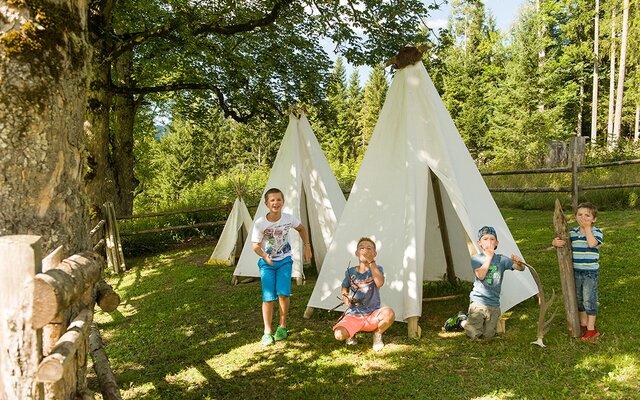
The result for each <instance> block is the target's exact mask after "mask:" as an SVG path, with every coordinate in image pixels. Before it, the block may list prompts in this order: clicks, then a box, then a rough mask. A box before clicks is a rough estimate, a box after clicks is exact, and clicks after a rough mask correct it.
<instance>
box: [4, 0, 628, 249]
mask: <svg viewBox="0 0 640 400" xmlns="http://www.w3.org/2000/svg"><path fill="white" fill-rule="evenodd" d="M444 3H446V2H445V1H444V0H430V1H428V2H424V1H422V0H406V1H389V0H342V1H339V2H338V1H334V0H264V1H241V2H238V1H235V0H223V1H210V0H197V1H196V0H135V1H133V0H88V1H86V2H78V1H75V0H61V1H59V2H49V1H41V0H37V1H35V0H34V1H7V2H1V3H0V171H2V174H1V175H0V180H1V182H2V185H0V203H1V204H3V207H2V208H0V235H11V234H24V233H33V234H38V235H41V236H42V237H43V241H44V243H45V249H44V250H45V251H51V250H53V249H54V248H56V247H57V246H58V245H63V246H64V247H65V250H68V251H69V252H70V253H73V252H75V251H79V250H82V249H85V248H87V247H88V246H89V244H90V240H89V239H90V238H89V237H88V231H89V230H90V228H91V226H93V224H95V223H96V222H97V221H98V220H99V218H100V213H101V209H102V207H103V205H104V204H105V203H106V202H112V203H113V204H114V206H115V210H116V214H117V215H118V216H126V215H131V214H133V213H134V212H135V213H144V212H149V211H159V210H167V209H188V208H193V207H201V206H212V205H217V204H221V203H225V204H227V203H230V202H231V201H232V200H233V198H234V197H235V192H234V190H233V182H234V181H235V179H237V178H238V177H243V176H244V175H247V174H248V175H249V186H248V188H249V190H247V191H246V192H245V198H246V199H247V202H248V203H251V202H254V201H257V198H258V197H259V194H260V192H261V191H262V189H263V188H264V184H265V181H266V179H267V176H268V172H269V168H270V165H271V164H272V163H273V161H274V158H275V155H276V152H277V150H278V147H279V145H280V140H281V138H282V136H283V134H284V131H285V126H286V122H287V114H288V110H289V108H290V107H291V106H292V105H303V106H304V107H305V108H306V109H307V111H308V118H309V120H310V121H311V124H312V127H313V129H314V132H315V134H316V136H317V137H318V140H319V141H320V143H321V145H322V147H323V150H324V152H325V154H326V156H327V158H328V159H329V161H330V164H331V165H332V168H333V169H334V172H335V174H336V176H337V177H338V179H339V181H340V183H341V184H342V186H343V189H344V190H345V191H348V190H349V189H350V187H351V183H352V182H353V179H354V177H355V175H356V174H357V171H358V167H359V165H360V162H361V160H362V156H363V154H364V152H365V150H366V147H367V143H368V141H369V139H370V137H371V134H372V132H373V129H374V126H375V123H376V120H377V117H378V114H379V111H380V108H381V107H382V104H383V102H384V97H385V93H386V91H387V88H388V85H389V82H390V81H391V79H392V78H393V73H394V72H395V71H394V69H393V67H389V68H387V69H384V68H382V65H383V64H384V63H385V61H386V60H388V59H390V58H391V57H392V56H393V55H394V54H396V53H397V52H398V50H399V49H400V48H402V47H403V46H406V45H417V44H426V45H427V46H428V50H427V51H426V52H425V53H424V57H423V62H424V64H425V66H426V68H427V71H428V72H429V74H430V76H431V78H432V80H433V81H434V83H435V85H436V87H437V88H438V90H439V92H440V94H441V97H442V99H443V100H444V103H445V105H446V107H447V108H448V110H449V112H450V113H451V116H452V117H453V119H454V121H455V123H456V126H457V127H458V130H459V131H460V134H461V135H462V138H463V139H464V141H465V143H466V145H467V147H468V149H469V151H470V152H471V154H472V156H473V157H474V159H475V160H476V162H477V164H478V166H479V167H480V168H481V169H482V170H487V169H494V170H495V169H507V168H509V169H512V168H530V167H536V166H539V165H543V164H545V162H546V161H545V160H546V159H547V153H548V150H547V149H548V144H549V142H550V141H556V142H557V141H562V142H566V141H567V139H569V138H570V137H571V136H581V137H585V138H586V139H587V142H588V146H587V160H586V161H587V162H594V161H596V162H597V161H609V160H616V159H629V158H632V159H637V158H638V132H639V130H640V129H639V121H640V94H639V93H640V77H639V72H638V63H639V60H640V57H639V54H638V53H639V48H640V23H639V21H640V11H639V8H640V0H606V1H605V0H602V1H600V0H526V1H522V4H523V6H522V8H521V10H520V13H519V15H518V17H517V18H516V19H515V21H514V22H513V24H512V26H511V28H510V29H509V30H508V32H502V31H500V30H499V29H498V28H497V27H496V23H495V20H494V18H493V17H491V15H490V14H489V13H488V12H487V10H486V7H485V5H484V2H483V1H480V0H451V1H450V2H449V8H450V10H451V12H450V17H449V21H448V24H447V26H446V28H444V29H437V30H431V29H429V28H428V27H427V24H426V21H427V19H428V18H429V16H430V15H431V14H432V13H433V12H434V10H436V9H438V8H439V7H440V6H442V5H443V4H444ZM327 41H329V42H331V43H333V44H334V46H335V47H333V49H332V53H334V54H335V55H337V56H339V58H338V59H337V60H335V62H334V61H333V59H332V58H331V57H330V56H329V54H328V52H327V50H326V49H325V47H324V43H326V42H327ZM347 63H348V65H352V66H364V65H366V66H369V67H371V70H370V71H371V72H370V74H369V76H368V77H366V78H364V77H363V78H364V79H361V77H359V76H357V75H355V74H349V75H347V73H346V71H347V70H346V68H345V65H347ZM361 82H364V84H362V85H361ZM612 171H613V170H612V169H609V170H603V172H598V173H594V174H591V175H589V176H587V175H586V174H585V175H581V179H584V180H583V181H582V182H585V181H589V182H590V183H591V181H594V180H595V181H594V182H593V183H596V184H606V183H609V182H611V183H628V182H638V181H639V180H640V179H638V176H639V175H640V173H638V171H637V169H634V168H633V167H629V168H625V169H624V171H623V172H616V173H614V172H612ZM621 171H622V170H621ZM540 179H546V180H549V181H550V182H544V184H542V185H539V186H558V185H566V184H565V183H563V182H562V181H561V180H562V179H566V178H558V179H557V178H556V177H554V176H552V175H549V176H545V177H542V178H540ZM535 184H536V182H534V181H533V179H530V178H529V177H526V180H523V181H519V182H510V185H512V187H521V186H524V185H535ZM583 184H584V183H583ZM491 186H492V184H490V187H491ZM610 193H613V194H611V195H609V199H608V201H599V200H600V199H598V201H596V203H598V205H599V206H601V207H604V208H606V207H610V206H615V207H637V206H638V197H639V196H638V191H637V190H635V191H634V190H632V191H626V192H621V193H618V192H610ZM536 196H537V195H536ZM533 197H534V196H529V197H527V198H533ZM537 198H539V197H537ZM589 198H590V199H592V200H593V198H592V195H591V194H590V195H589ZM602 200H606V199H604V198H603V199H602ZM527 201H529V200H527ZM500 205H502V204H500ZM531 206H535V205H531ZM90 221H92V222H93V224H92V223H91V222H90Z"/></svg>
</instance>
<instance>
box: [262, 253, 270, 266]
mask: <svg viewBox="0 0 640 400" xmlns="http://www.w3.org/2000/svg"><path fill="white" fill-rule="evenodd" d="M262 259H263V260H264V262H266V263H267V264H269V265H271V266H272V267H273V261H271V256H269V255H268V254H265V255H264V257H262Z"/></svg>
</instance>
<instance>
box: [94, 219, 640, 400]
mask: <svg viewBox="0 0 640 400" xmlns="http://www.w3.org/2000/svg"><path fill="white" fill-rule="evenodd" d="M503 213H504V216H505V219H506V220H507V223H508V224H509V226H510V228H511V230H512V233H513V235H514V237H515V238H516V239H517V240H518V242H519V246H520V248H521V250H522V252H523V254H524V256H525V258H526V260H527V261H528V262H529V263H530V264H532V265H533V266H534V267H536V269H537V270H538V272H539V274H540V276H541V279H542V282H543V285H544V288H545V291H546V292H547V293H548V295H549V294H550V293H551V291H552V289H554V290H556V292H558V294H559V295H560V294H561V293H560V290H561V289H560V287H561V286H560V275H559V272H558V264H557V258H556V254H555V251H554V250H553V249H551V248H550V247H549V244H550V241H551V239H552V236H553V227H552V217H553V213H552V212H549V211H542V212H541V211H522V210H503ZM598 226H600V227H601V228H602V229H603V231H604V233H605V245H604V246H603V248H602V270H601V278H600V307H601V311H600V316H599V317H598V328H599V329H600V330H601V331H602V332H603V336H602V337H601V338H600V339H599V340H598V342H597V343H594V344H589V343H583V342H581V341H579V340H577V339H573V338H571V337H569V335H568V334H567V329H566V323H565V319H564V308H563V303H562V299H561V298H558V299H557V300H556V301H555V304H554V307H552V308H557V309H558V315H557V316H556V318H555V320H554V324H553V326H552V328H551V330H550V331H549V333H548V334H547V335H546V336H545V339H544V341H545V343H546V344H547V346H548V347H547V348H540V347H538V346H534V345H531V344H530V342H531V341H533V340H535V338H536V321H537V319H538V306H537V303H536V301H535V300H534V299H529V300H527V301H525V302H523V303H521V304H519V305H517V306H516V307H514V308H513V309H511V310H510V311H509V312H508V313H507V315H508V317H509V319H508V320H507V324H506V327H507V329H506V333H505V334H504V335H502V336H500V337H497V338H496V339H494V340H491V341H470V340H468V339H467V338H466V337H465V336H464V334H463V333H443V332H441V330H440V327H441V325H442V323H443V322H444V320H445V319H446V318H447V317H449V316H451V315H452V314H453V313H455V312H456V311H458V310H464V309H466V307H467V302H468V300H467V298H466V296H464V297H462V298H458V299H455V300H448V301H436V302H428V303H424V308H423V315H422V317H421V319H420V326H421V327H422V331H423V336H422V338H421V339H418V340H412V339H409V338H408V337H407V326H406V324H403V323H396V324H394V325H393V326H392V327H391V328H390V330H389V331H388V333H387V334H385V342H386V344H387V346H386V347H385V348H384V349H383V350H382V351H381V352H380V353H375V352H373V351H372V350H371V343H370V340H371V339H370V336H371V335H365V334H362V335H361V338H360V339H361V340H360V342H361V343H360V344H358V345H356V346H355V347H353V348H351V347H349V348H347V347H346V346H345V345H344V344H343V343H337V342H336V341H335V340H334V339H333V335H332V331H331V327H332V325H333V324H334V323H335V321H336V319H337V318H338V316H339V315H338V314H337V313H328V312H327V311H321V310H318V311H316V313H315V314H314V315H313V317H312V318H311V319H309V320H306V319H303V318H302V314H303V312H304V310H305V307H306V303H307V300H308V298H309V296H310V294H311V291H312V290H313V284H314V280H315V276H314V274H313V272H312V271H306V272H307V275H308V276H307V277H308V282H307V284H306V285H303V286H293V287H292V297H291V310H290V319H289V324H288V325H289V331H290V337H289V339H288V340H287V341H286V342H279V343H277V344H276V345H274V346H272V347H269V348H263V347H262V346H260V344H259V343H258V342H259V340H260V337H261V334H262V322H261V312H260V304H261V303H260V302H261V300H260V286H259V282H253V283H248V284H241V285H238V286H232V285H231V284H230V282H231V277H232V272H233V268H231V267H211V266H204V264H203V263H204V261H206V260H207V259H208V256H209V254H210V252H211V251H212V249H213V246H212V244H206V245H204V246H199V247H194V248H189V249H186V248H183V249H177V250H172V251H170V252H167V253H165V254H162V255H156V256H148V257H140V258H135V259H129V260H127V261H128V266H129V267H130V268H131V269H130V270H129V271H127V272H126V273H124V274H122V275H120V276H112V277H110V279H109V282H110V283H111V284H112V285H113V286H114V288H115V289H116V291H117V292H118V293H119V294H120V295H121V297H122V300H123V301H122V304H121V305H120V307H119V308H118V310H117V311H116V312H113V313H111V314H106V313H102V312H98V313H97V314H96V318H95V319H96V321H97V322H98V324H99V328H100V330H101V332H102V334H103V336H104V340H105V343H106V351H107V353H108V355H109V358H110V361H111V365H112V368H113V370H114V373H115V375H116V378H117V381H118V384H119V387H120V389H121V391H122V394H123V397H124V398H125V399H237V400H240V399H306V398H310V399H313V398H319V399H363V398H372V399H373V398H376V399H379V398H384V399H402V398H418V399H551V398H554V399H555V398H567V399H631V398H638V387H639V385H640V382H639V381H640V357H639V351H638V349H640V339H639V338H638V335H637V332H638V331H639V330H640V322H639V320H638V318H637V317H636V312H637V308H636V307H637V299H638V296H637V293H638V287H640V271H638V268H637V264H638V262H637V260H638V258H639V256H640V248H639V246H638V245H637V243H638V241H639V240H640V233H639V232H640V212H637V211H624V212H621V211H608V212H601V213H599V221H598ZM467 292H468V285H461V286H459V287H450V286H448V285H447V284H443V283H438V284H429V285H426V286H425V296H426V297H433V296H441V295H446V294H454V293H467ZM274 321H275V319H274ZM89 383H90V387H91V388H92V389H93V390H96V391H97V382H96V380H95V377H90V382H89Z"/></svg>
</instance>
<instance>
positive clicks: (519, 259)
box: [511, 254, 522, 264]
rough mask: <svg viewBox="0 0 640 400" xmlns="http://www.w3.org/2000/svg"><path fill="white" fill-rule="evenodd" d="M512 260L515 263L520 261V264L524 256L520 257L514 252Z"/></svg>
mask: <svg viewBox="0 0 640 400" xmlns="http://www.w3.org/2000/svg"><path fill="white" fill-rule="evenodd" d="M511 261H513V262H514V263H518V264H520V263H521V262H522V258H520V257H518V256H517V255H515V254H512V255H511Z"/></svg>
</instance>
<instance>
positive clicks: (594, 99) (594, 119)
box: [591, 0, 600, 144]
mask: <svg viewBox="0 0 640 400" xmlns="http://www.w3.org/2000/svg"><path fill="white" fill-rule="evenodd" d="M595 11H596V12H595V17H594V23H593V26H594V30H593V92H592V94H591V144H596V139H597V136H598V69H599V67H600V57H599V56H598V46H599V40H600V0H596V10H595Z"/></svg>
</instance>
